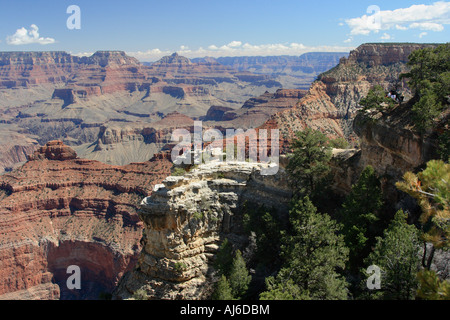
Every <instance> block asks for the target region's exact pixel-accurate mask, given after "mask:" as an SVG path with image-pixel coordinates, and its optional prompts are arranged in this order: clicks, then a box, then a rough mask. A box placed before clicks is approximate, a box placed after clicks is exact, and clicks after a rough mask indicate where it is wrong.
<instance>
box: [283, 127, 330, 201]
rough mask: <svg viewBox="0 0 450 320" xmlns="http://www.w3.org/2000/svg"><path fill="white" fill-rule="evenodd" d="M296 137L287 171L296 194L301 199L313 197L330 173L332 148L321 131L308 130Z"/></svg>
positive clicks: (298, 133)
mask: <svg viewBox="0 0 450 320" xmlns="http://www.w3.org/2000/svg"><path fill="white" fill-rule="evenodd" d="M296 135H297V138H296V139H295V140H294V141H293V142H292V145H291V147H292V149H293V153H292V154H290V155H289V163H288V165H287V167H286V170H287V172H288V173H289V177H290V180H291V183H292V186H293V189H294V192H295V193H296V194H297V195H300V196H301V197H303V196H305V195H308V196H312V195H314V193H315V190H316V188H317V187H318V186H319V185H320V184H321V183H322V181H323V180H324V179H325V178H326V176H327V174H328V173H329V172H330V166H329V162H330V160H331V157H332V153H331V147H330V145H329V140H328V138H327V137H326V136H325V135H324V134H323V133H322V132H320V131H316V130H312V129H310V128H306V129H305V130H304V131H300V132H297V134H296Z"/></svg>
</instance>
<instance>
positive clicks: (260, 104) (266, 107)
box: [204, 89, 307, 129]
mask: <svg viewBox="0 0 450 320" xmlns="http://www.w3.org/2000/svg"><path fill="white" fill-rule="evenodd" d="M306 94H307V91H305V90H301V89H278V90H277V91H276V92H274V93H270V92H268V91H267V92H265V93H264V94H262V95H260V96H258V97H254V98H251V99H249V100H247V101H246V102H245V103H244V104H243V106H242V107H241V108H240V109H236V110H224V109H223V107H222V109H220V107H216V106H213V107H211V109H210V110H209V111H208V113H207V115H206V117H205V119H204V120H206V121H208V120H211V119H213V120H215V122H216V123H215V125H216V126H221V127H224V128H234V129H237V128H241V129H247V128H257V127H259V126H261V125H263V124H264V122H265V121H267V120H268V119H270V117H271V116H273V115H275V114H276V113H279V112H282V111H283V110H291V109H292V108H293V107H295V106H296V105H297V104H298V102H299V101H300V99H301V98H303V97H304V96H305V95H306ZM215 113H216V114H217V113H221V115H220V117H219V116H215V115H214V114H215Z"/></svg>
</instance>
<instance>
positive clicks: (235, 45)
mask: <svg viewBox="0 0 450 320" xmlns="http://www.w3.org/2000/svg"><path fill="white" fill-rule="evenodd" d="M240 46H242V42H241V41H231V42H230V43H229V44H228V47H231V48H235V47H240Z"/></svg>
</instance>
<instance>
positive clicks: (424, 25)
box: [409, 22, 444, 31]
mask: <svg viewBox="0 0 450 320" xmlns="http://www.w3.org/2000/svg"><path fill="white" fill-rule="evenodd" d="M409 27H410V28H412V29H420V30H429V31H443V30H444V26H443V25H442V24H439V23H433V22H414V23H411V24H410V25H409Z"/></svg>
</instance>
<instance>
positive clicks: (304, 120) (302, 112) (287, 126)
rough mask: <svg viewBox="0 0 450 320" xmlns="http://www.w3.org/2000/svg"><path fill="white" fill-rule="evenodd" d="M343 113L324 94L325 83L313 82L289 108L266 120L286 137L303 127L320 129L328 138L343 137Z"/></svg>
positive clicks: (291, 135) (288, 137) (293, 135)
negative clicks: (302, 95)
mask: <svg viewBox="0 0 450 320" xmlns="http://www.w3.org/2000/svg"><path fill="white" fill-rule="evenodd" d="M343 118H344V115H343V114H342V112H340V111H339V109H338V108H337V107H336V106H335V105H334V104H333V102H332V100H331V98H330V97H329V96H328V95H327V94H326V91H325V85H324V84H323V83H321V82H316V83H314V84H313V85H312V86H311V88H310V90H309V91H308V93H307V94H306V95H305V96H304V97H303V98H302V99H301V100H300V101H298V100H297V103H296V104H295V105H294V106H293V107H292V108H289V109H286V110H283V111H281V112H278V113H276V114H274V115H272V117H271V118H270V120H268V121H267V122H266V124H268V123H269V122H270V125H269V126H271V127H276V128H278V129H279V130H280V136H281V137H284V138H286V139H288V140H289V139H292V138H294V137H295V133H296V132H297V131H303V130H304V129H305V128H312V129H314V130H320V131H322V132H323V133H325V134H326V135H327V136H329V137H330V138H336V137H343V136H344V131H343V129H342V123H341V121H342V119H343Z"/></svg>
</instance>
